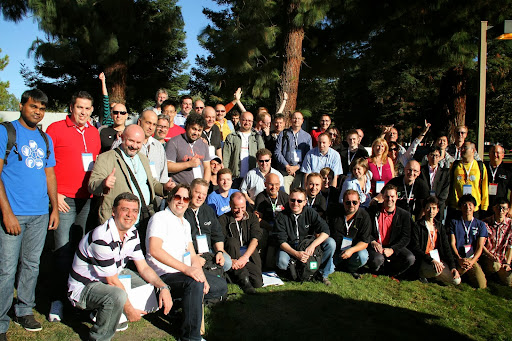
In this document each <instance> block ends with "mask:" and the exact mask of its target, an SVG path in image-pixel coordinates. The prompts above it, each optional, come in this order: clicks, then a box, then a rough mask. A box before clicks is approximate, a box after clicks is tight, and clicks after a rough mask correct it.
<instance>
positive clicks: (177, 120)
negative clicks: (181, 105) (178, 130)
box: [174, 111, 188, 128]
mask: <svg viewBox="0 0 512 341" xmlns="http://www.w3.org/2000/svg"><path fill="white" fill-rule="evenodd" d="M187 117H188V115H183V113H182V112H181V111H180V112H179V113H177V114H176V116H174V124H176V125H178V126H180V127H182V128H185V122H186V121H187Z"/></svg>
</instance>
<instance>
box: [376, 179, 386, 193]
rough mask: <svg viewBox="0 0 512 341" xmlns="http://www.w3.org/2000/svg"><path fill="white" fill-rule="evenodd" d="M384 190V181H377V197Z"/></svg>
mask: <svg viewBox="0 0 512 341" xmlns="http://www.w3.org/2000/svg"><path fill="white" fill-rule="evenodd" d="M383 188H384V181H377V182H376V184H375V195H377V194H379V193H380V191H382V189H383Z"/></svg>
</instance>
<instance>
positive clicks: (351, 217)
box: [329, 189, 372, 279]
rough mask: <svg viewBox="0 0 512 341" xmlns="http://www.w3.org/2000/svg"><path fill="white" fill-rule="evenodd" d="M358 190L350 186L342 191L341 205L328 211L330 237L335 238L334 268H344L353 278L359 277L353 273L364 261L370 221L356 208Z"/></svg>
mask: <svg viewBox="0 0 512 341" xmlns="http://www.w3.org/2000/svg"><path fill="white" fill-rule="evenodd" d="M359 204H360V202H359V193H358V192H357V191H354V190H353V189H349V190H347V191H345V193H344V194H343V204H339V203H336V204H335V205H336V206H335V207H334V209H333V210H332V211H329V213H330V217H329V222H330V224H329V225H330V228H331V236H332V238H333V239H334V241H336V252H334V258H333V260H334V265H335V266H336V270H344V271H347V272H349V273H350V274H352V276H354V278H355V279H359V278H361V275H360V274H359V273H358V272H357V271H358V269H359V268H361V267H363V266H364V265H365V264H366V262H368V250H367V247H368V244H369V243H370V235H371V228H372V222H371V220H370V216H369V215H368V213H366V210H364V209H359Z"/></svg>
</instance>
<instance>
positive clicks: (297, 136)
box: [292, 130, 300, 149]
mask: <svg viewBox="0 0 512 341" xmlns="http://www.w3.org/2000/svg"><path fill="white" fill-rule="evenodd" d="M299 131H300V130H299ZM299 131H298V132H297V134H294V133H293V131H292V135H293V141H294V142H295V149H299Z"/></svg>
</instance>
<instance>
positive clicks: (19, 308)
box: [0, 214, 49, 333]
mask: <svg viewBox="0 0 512 341" xmlns="http://www.w3.org/2000/svg"><path fill="white" fill-rule="evenodd" d="M16 218H17V219H18V222H19V224H20V227H21V233H20V234H19V235H17V236H13V235H10V234H7V233H6V232H5V226H4V225H3V218H2V216H1V215H0V222H1V224H2V228H1V229H0V333H5V332H7V329H8V328H9V321H10V319H9V317H8V316H7V312H8V311H9V309H10V308H11V304H12V299H13V296H14V290H13V288H14V280H15V278H16V271H18V287H17V288H16V289H17V296H18V299H17V303H16V304H15V306H14V312H15V314H16V316H20V317H21V316H26V315H33V312H32V308H33V307H34V306H35V289H36V284H37V276H38V275H39V259H40V257H41V252H42V251H43V246H44V240H45V238H46V232H47V230H48V220H49V215H48V214H43V215H38V216H16ZM18 261H19V267H18Z"/></svg>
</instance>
